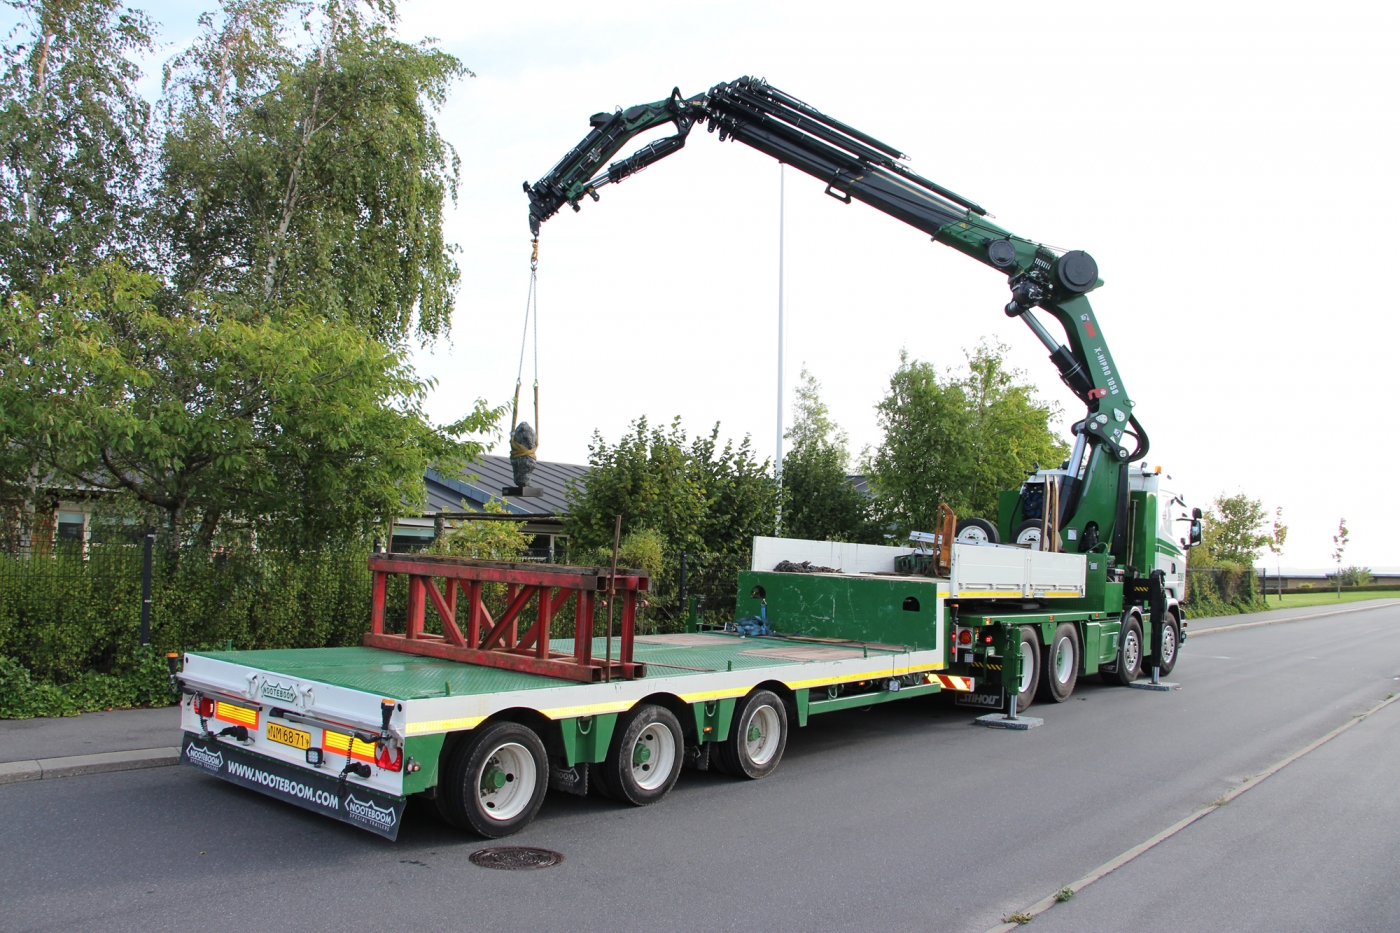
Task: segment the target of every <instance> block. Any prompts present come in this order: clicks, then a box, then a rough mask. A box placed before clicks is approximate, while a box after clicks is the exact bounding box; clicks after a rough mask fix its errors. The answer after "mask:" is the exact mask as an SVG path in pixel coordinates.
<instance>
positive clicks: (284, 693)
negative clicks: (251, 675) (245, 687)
mask: <svg viewBox="0 0 1400 933" xmlns="http://www.w3.org/2000/svg"><path fill="white" fill-rule="evenodd" d="M262 695H263V696H265V697H267V698H268V699H269V700H283V701H285V702H287V703H295V702H296V701H297V692H296V691H295V690H293V689H292V688H291V687H284V686H282V685H281V684H274V683H266V682H264V683H263V685H262Z"/></svg>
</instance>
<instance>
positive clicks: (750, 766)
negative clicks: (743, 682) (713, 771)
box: [717, 690, 788, 780]
mask: <svg viewBox="0 0 1400 933" xmlns="http://www.w3.org/2000/svg"><path fill="white" fill-rule="evenodd" d="M787 730H788V716H787V707H786V706H784V705H783V701H782V700H780V699H779V698H778V696H777V695H776V694H774V693H773V692H772V691H771V690H755V691H754V692H753V693H750V694H749V695H748V696H746V697H744V699H743V700H741V701H740V702H739V706H738V709H736V710H734V723H733V725H731V726H730V727H729V737H728V738H726V739H725V740H724V741H723V742H721V743H719V748H718V749H717V751H718V752H719V759H720V767H721V769H722V770H723V771H724V772H725V773H726V774H732V775H733V776H734V777H745V778H751V779H754V780H757V779H758V778H763V777H767V776H768V775H770V774H772V773H773V772H774V771H775V770H777V767H778V762H779V761H780V760H782V757H783V750H784V749H786V748H787Z"/></svg>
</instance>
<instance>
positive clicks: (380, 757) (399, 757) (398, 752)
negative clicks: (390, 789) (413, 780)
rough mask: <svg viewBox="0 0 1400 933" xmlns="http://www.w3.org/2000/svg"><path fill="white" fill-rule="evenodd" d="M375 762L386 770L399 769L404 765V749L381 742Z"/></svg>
mask: <svg viewBox="0 0 1400 933" xmlns="http://www.w3.org/2000/svg"><path fill="white" fill-rule="evenodd" d="M374 763H375V764H377V765H379V767H381V768H383V769H384V770H385V771H398V770H399V769H400V768H402V767H403V749H401V748H393V747H391V746H389V745H386V744H384V743H382V742H381V743H379V750H378V752H376V753H375V756H374Z"/></svg>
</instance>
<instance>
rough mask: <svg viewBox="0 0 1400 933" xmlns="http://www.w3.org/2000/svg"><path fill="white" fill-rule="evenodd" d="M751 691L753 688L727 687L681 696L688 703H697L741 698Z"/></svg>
mask: <svg viewBox="0 0 1400 933" xmlns="http://www.w3.org/2000/svg"><path fill="white" fill-rule="evenodd" d="M751 689H752V688H751V687H726V688H724V689H723V690H702V691H700V692H699V693H682V694H679V696H680V698H681V700H682V701H683V702H686V703H696V702H698V701H700V700H727V699H729V698H730V697H741V696H743V695H744V694H746V693H748V692H749V690H751Z"/></svg>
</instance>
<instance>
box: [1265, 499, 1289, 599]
mask: <svg viewBox="0 0 1400 933" xmlns="http://www.w3.org/2000/svg"><path fill="white" fill-rule="evenodd" d="M1287 540H1288V526H1287V525H1285V524H1284V523H1283V506H1279V507H1278V508H1276V509H1274V527H1273V530H1272V531H1271V532H1270V533H1269V540H1268V542H1267V545H1268V548H1269V553H1271V554H1273V555H1274V569H1275V570H1276V571H1277V572H1278V575H1279V581H1280V583H1279V593H1278V599H1279V602H1283V589H1282V587H1283V583H1282V580H1283V564H1282V563H1281V562H1280V560H1279V559H1280V558H1281V557H1282V556H1283V545H1284V543H1285V542H1286V541H1287ZM1264 595H1265V596H1266V597H1267V596H1268V594H1267V593H1265V594H1264Z"/></svg>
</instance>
